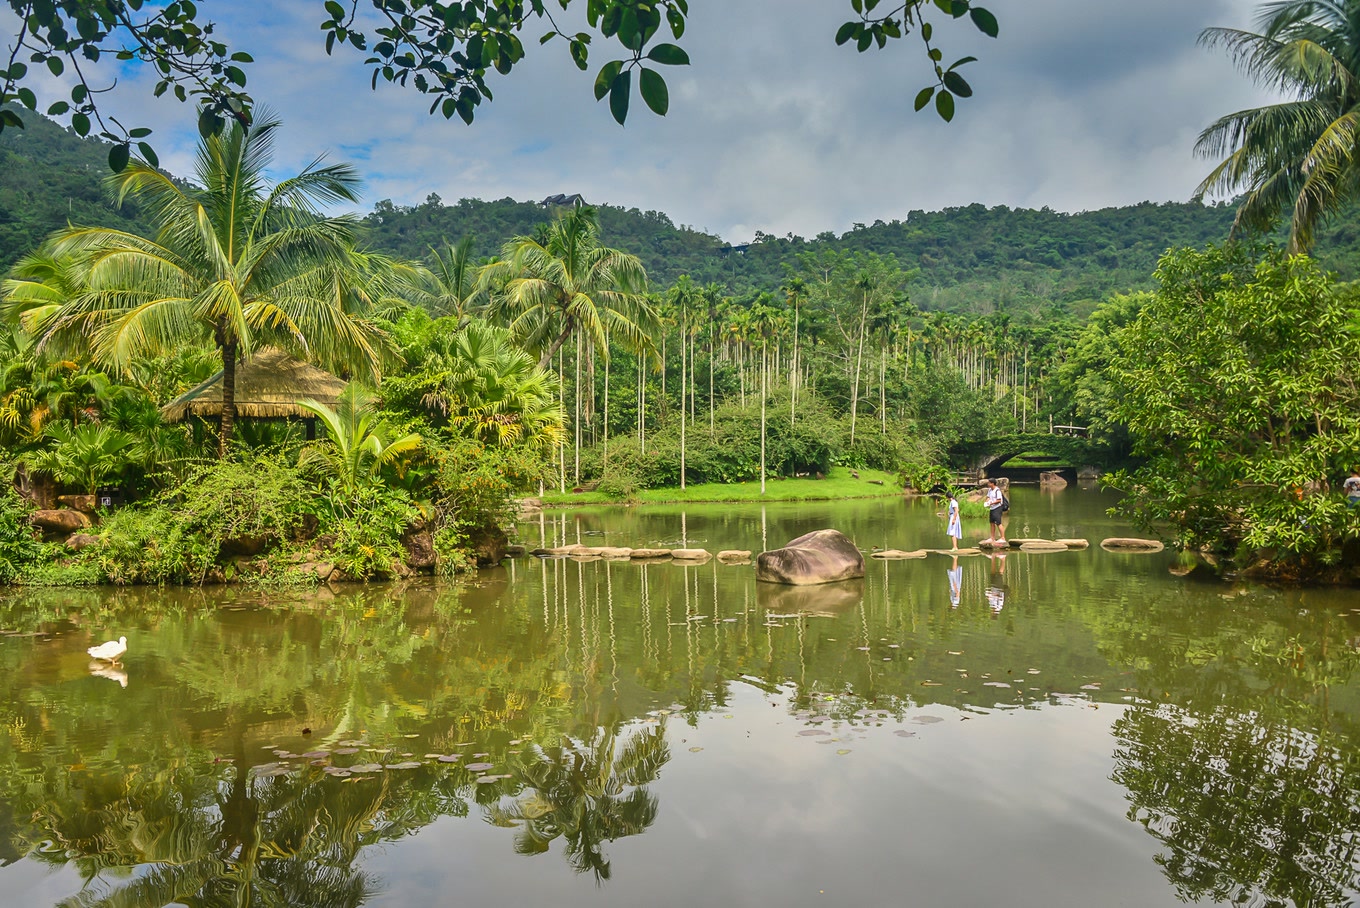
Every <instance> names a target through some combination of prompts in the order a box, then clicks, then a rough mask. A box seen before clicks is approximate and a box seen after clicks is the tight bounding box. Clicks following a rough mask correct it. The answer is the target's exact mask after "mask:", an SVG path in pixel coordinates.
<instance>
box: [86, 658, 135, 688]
mask: <svg viewBox="0 0 1360 908" xmlns="http://www.w3.org/2000/svg"><path fill="white" fill-rule="evenodd" d="M90 674H92V675H94V676H95V677H96V678H108V679H109V680H110V681H117V682H118V686H119V687H127V685H128V676H127V672H126V671H124V670H123V669H122V668H121V667H120V666H118V665H116V664H113V665H111V664H109V663H107V662H91V663H90Z"/></svg>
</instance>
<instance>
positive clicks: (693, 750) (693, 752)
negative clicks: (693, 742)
mask: <svg viewBox="0 0 1360 908" xmlns="http://www.w3.org/2000/svg"><path fill="white" fill-rule="evenodd" d="M701 750H703V748H702V747H691V748H690V749H689V752H690V753H692V754H697V753H698V752H699V751H701Z"/></svg>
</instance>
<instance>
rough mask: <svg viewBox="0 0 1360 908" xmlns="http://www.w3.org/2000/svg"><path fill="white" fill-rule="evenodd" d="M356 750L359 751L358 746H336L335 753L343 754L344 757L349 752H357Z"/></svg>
mask: <svg viewBox="0 0 1360 908" xmlns="http://www.w3.org/2000/svg"><path fill="white" fill-rule="evenodd" d="M358 752H359V748H357V747H338V748H336V749H335V753H336V754H338V755H339V756H344V757H347V756H349V755H350V754H357V753H358Z"/></svg>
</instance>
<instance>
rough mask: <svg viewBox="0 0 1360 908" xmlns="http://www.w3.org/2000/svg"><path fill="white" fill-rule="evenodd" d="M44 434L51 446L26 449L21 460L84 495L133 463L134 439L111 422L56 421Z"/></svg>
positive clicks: (89, 493) (94, 493) (97, 488)
mask: <svg viewBox="0 0 1360 908" xmlns="http://www.w3.org/2000/svg"><path fill="white" fill-rule="evenodd" d="M44 434H45V435H47V436H48V437H49V438H51V439H52V442H53V445H52V447H50V448H46V449H43V450H39V451H32V452H29V453H28V454H26V455H24V457H23V461H24V462H25V463H26V464H27V465H28V466H29V467H31V468H33V469H34V470H36V471H38V472H40V473H47V474H49V475H50V476H51V477H52V478H53V479H55V480H57V481H58V482H62V483H66V484H68V485H73V486H76V487H77V488H79V489H80V490H81V491H82V492H84V493H85V494H87V495H96V494H98V492H99V484H100V483H102V482H103V481H104V480H106V479H108V478H109V477H111V476H116V475H118V474H119V473H122V472H123V471H124V470H126V469H127V468H128V467H129V466H131V465H132V457H131V456H130V451H129V449H131V448H133V447H134V445H135V444H136V439H134V438H133V437H132V436H131V435H129V434H128V433H126V432H120V431H118V430H117V429H115V428H113V427H111V426H103V425H99V424H97V423H88V422H87V423H82V424H80V425H78V426H72V425H69V424H67V423H61V422H58V423H53V424H52V425H50V426H48V427H47V429H46V430H45V432H44Z"/></svg>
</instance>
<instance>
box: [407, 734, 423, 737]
mask: <svg viewBox="0 0 1360 908" xmlns="http://www.w3.org/2000/svg"><path fill="white" fill-rule="evenodd" d="M406 737H408V738H419V737H420V735H418V734H411V735H406Z"/></svg>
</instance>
